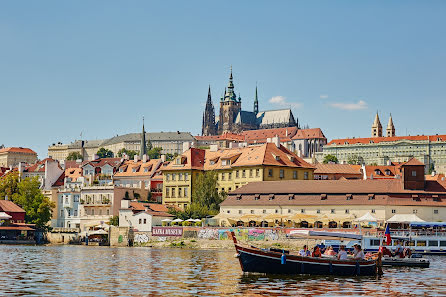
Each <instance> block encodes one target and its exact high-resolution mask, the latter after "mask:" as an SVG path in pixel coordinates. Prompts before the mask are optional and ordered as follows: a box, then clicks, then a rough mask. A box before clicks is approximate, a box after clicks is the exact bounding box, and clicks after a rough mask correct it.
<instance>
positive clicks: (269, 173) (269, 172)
mask: <svg viewBox="0 0 446 297" xmlns="http://www.w3.org/2000/svg"><path fill="white" fill-rule="evenodd" d="M268 176H269V177H272V176H273V170H272V169H268Z"/></svg>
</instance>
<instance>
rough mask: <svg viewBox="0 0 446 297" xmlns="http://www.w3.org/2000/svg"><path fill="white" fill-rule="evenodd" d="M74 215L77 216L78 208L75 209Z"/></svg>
mask: <svg viewBox="0 0 446 297" xmlns="http://www.w3.org/2000/svg"><path fill="white" fill-rule="evenodd" d="M74 216H75V217H77V209H75V210H74Z"/></svg>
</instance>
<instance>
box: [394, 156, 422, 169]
mask: <svg viewBox="0 0 446 297" xmlns="http://www.w3.org/2000/svg"><path fill="white" fill-rule="evenodd" d="M402 166H424V163H422V162H420V161H419V160H418V159H415V158H410V159H409V161H407V162H404V163H402V164H400V165H399V167H402Z"/></svg>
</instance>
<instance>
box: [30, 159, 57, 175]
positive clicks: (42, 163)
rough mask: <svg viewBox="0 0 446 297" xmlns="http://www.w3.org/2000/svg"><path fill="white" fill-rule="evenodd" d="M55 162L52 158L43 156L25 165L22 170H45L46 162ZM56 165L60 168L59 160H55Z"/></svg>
mask: <svg viewBox="0 0 446 297" xmlns="http://www.w3.org/2000/svg"><path fill="white" fill-rule="evenodd" d="M47 161H48V162H57V161H56V160H53V159H52V158H45V159H43V160H41V161H39V162H36V163H34V164H32V165H29V166H26V167H25V169H24V170H23V171H24V172H45V164H46V162H47ZM57 166H58V167H59V168H60V169H62V168H61V167H60V164H59V162H57Z"/></svg>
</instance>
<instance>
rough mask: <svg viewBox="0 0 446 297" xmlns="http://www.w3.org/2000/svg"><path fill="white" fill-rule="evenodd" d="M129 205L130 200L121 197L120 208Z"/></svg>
mask: <svg viewBox="0 0 446 297" xmlns="http://www.w3.org/2000/svg"><path fill="white" fill-rule="evenodd" d="M129 207H130V200H127V199H122V200H121V208H129Z"/></svg>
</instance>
